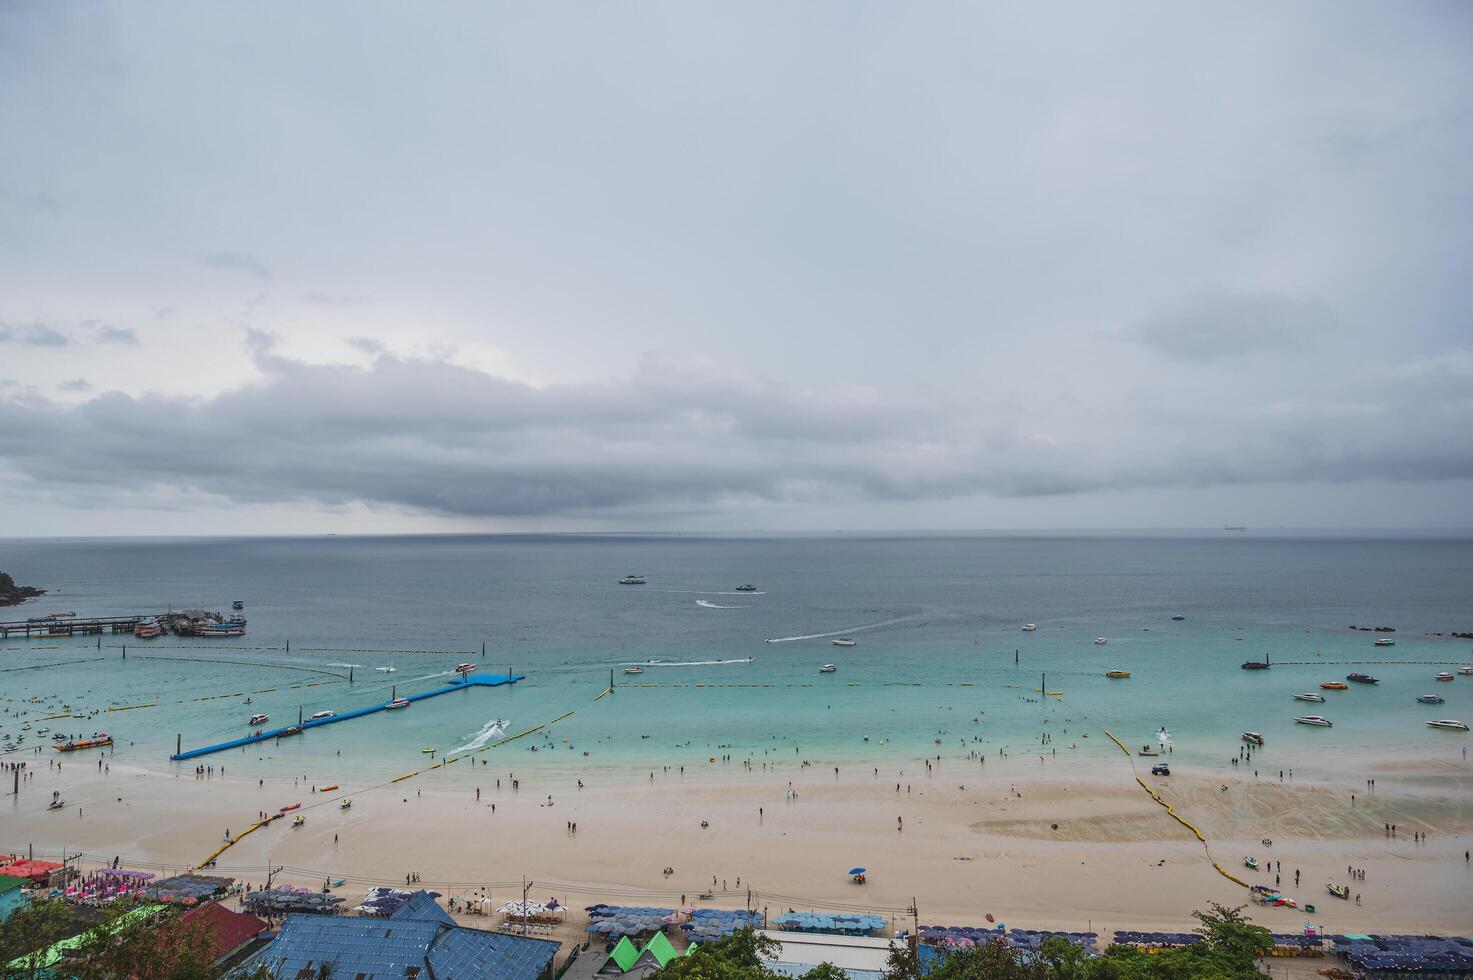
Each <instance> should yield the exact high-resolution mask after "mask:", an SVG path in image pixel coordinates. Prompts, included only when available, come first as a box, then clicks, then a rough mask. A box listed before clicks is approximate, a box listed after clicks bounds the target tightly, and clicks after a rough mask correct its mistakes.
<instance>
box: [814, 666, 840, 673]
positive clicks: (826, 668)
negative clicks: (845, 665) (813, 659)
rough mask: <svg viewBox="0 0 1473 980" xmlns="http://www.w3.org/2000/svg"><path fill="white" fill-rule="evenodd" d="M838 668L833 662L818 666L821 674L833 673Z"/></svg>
mask: <svg viewBox="0 0 1473 980" xmlns="http://www.w3.org/2000/svg"><path fill="white" fill-rule="evenodd" d="M838 669H839V668H838V667H836V666H834V665H833V664H824V665H823V666H822V667H820V668H818V672H819V673H820V674H832V673H833V672H834V671H836V670H838Z"/></svg>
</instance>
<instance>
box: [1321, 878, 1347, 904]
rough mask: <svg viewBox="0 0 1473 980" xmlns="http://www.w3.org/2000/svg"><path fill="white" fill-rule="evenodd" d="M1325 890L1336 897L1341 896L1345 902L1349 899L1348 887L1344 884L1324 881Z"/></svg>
mask: <svg viewBox="0 0 1473 980" xmlns="http://www.w3.org/2000/svg"><path fill="white" fill-rule="evenodd" d="M1325 891H1327V892H1329V893H1330V894H1331V895H1334V896H1335V897H1336V898H1342V899H1344V900H1345V901H1347V902H1348V901H1350V889H1349V888H1346V887H1345V886H1344V885H1337V884H1335V883H1334V882H1333V881H1329V882H1326V883H1325Z"/></svg>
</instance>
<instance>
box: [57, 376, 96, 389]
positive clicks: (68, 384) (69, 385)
mask: <svg viewBox="0 0 1473 980" xmlns="http://www.w3.org/2000/svg"><path fill="white" fill-rule="evenodd" d="M56 387H57V388H58V389H59V390H61V391H91V390H92V385H91V384H90V383H89V382H88V381H87V379H86V378H73V379H72V380H70V381H63V382H62V383H61V384H59V385H57V386H56Z"/></svg>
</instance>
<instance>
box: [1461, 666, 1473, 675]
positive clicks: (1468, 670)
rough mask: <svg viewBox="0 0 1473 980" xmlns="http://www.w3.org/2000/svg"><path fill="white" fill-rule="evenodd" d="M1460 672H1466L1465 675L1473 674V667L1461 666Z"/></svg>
mask: <svg viewBox="0 0 1473 980" xmlns="http://www.w3.org/2000/svg"><path fill="white" fill-rule="evenodd" d="M1458 673H1460V674H1465V675H1473V667H1459V668H1458Z"/></svg>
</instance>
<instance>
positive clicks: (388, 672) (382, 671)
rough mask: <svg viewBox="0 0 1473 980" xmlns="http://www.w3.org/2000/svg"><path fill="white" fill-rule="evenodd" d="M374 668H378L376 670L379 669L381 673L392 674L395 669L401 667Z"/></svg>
mask: <svg viewBox="0 0 1473 980" xmlns="http://www.w3.org/2000/svg"><path fill="white" fill-rule="evenodd" d="M373 669H374V670H376V671H378V672H379V673H380V674H392V673H393V672H394V671H396V670H398V669H399V668H398V667H375V668H373Z"/></svg>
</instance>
